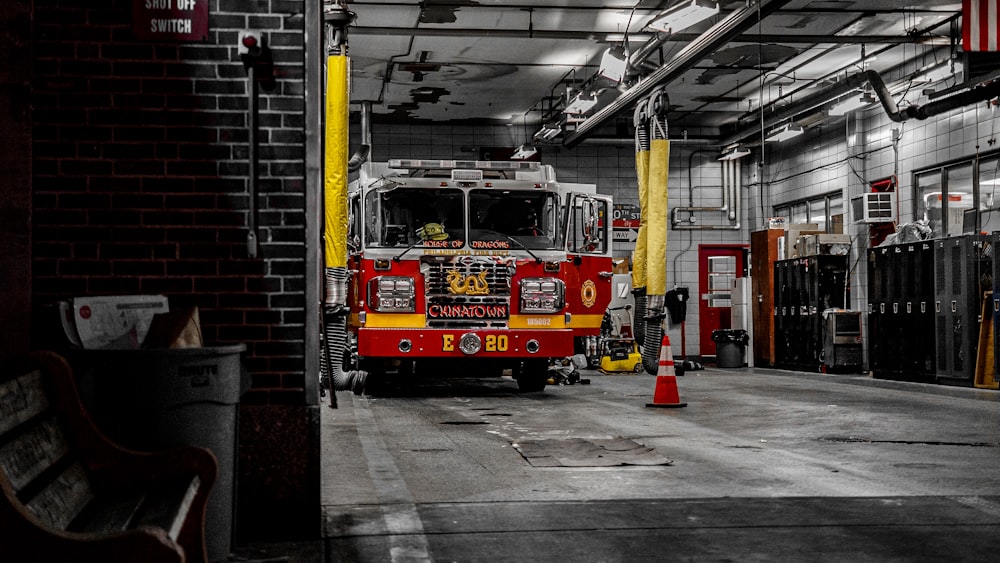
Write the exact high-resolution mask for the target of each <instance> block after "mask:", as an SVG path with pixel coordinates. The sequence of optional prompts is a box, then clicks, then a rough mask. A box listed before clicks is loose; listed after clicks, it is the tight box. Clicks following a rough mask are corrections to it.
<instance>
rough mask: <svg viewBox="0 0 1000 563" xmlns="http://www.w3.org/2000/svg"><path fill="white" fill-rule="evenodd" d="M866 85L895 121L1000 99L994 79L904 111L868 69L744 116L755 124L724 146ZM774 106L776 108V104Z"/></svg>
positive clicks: (997, 85) (999, 89)
mask: <svg viewBox="0 0 1000 563" xmlns="http://www.w3.org/2000/svg"><path fill="white" fill-rule="evenodd" d="M866 84H867V85H870V86H871V88H872V92H873V93H874V94H875V96H876V97H877V98H878V100H879V103H881V105H882V109H883V110H885V114H886V116H887V117H888V118H889V119H891V120H892V121H895V122H903V121H906V120H908V119H927V118H929V117H933V116H935V115H938V114H941V113H945V112H948V111H951V110H954V109H958V108H960V107H964V106H967V105H970V104H974V103H977V102H981V101H984V100H989V99H991V98H994V97H997V96H1000V80H994V81H992V82H989V83H987V84H977V85H972V86H971V87H969V89H967V90H964V91H962V92H960V93H958V94H955V95H953V96H948V97H947V98H942V99H940V100H937V101H934V102H931V103H929V104H924V105H910V106H908V107H906V108H903V109H900V108H899V106H898V105H897V104H896V101H895V100H893V99H892V93H891V92H890V91H889V88H888V86H886V84H885V81H884V80H883V79H882V75H880V74H879V73H878V72H876V71H874V70H866V71H863V72H859V73H856V74H852V75H851V76H849V77H847V78H846V79H844V80H841V81H839V82H837V83H835V84H832V85H831V86H829V87H828V88H824V89H823V90H820V91H818V92H815V93H812V94H809V95H807V96H805V97H803V98H801V99H800V100H798V101H797V102H794V103H791V104H788V105H786V106H782V107H779V108H776V109H773V110H772V109H770V108H762V109H761V110H757V111H755V112H752V113H751V114H748V115H747V116H744V118H741V120H743V119H745V118H752V119H751V122H752V123H753V125H750V126H747V127H744V128H743V129H741V130H739V131H737V132H736V133H733V134H731V135H729V136H727V137H725V138H724V139H723V140H722V141H721V142H720V144H721V145H722V146H728V145H731V144H733V143H738V142H740V141H743V140H746V139H749V138H750V137H753V136H755V135H758V134H759V133H760V131H761V129H770V128H771V127H773V126H774V125H777V124H778V123H780V122H782V121H784V120H786V119H791V118H793V117H795V116H796V115H798V114H800V113H802V112H805V111H808V110H811V109H813V108H815V107H817V106H820V105H823V104H826V103H828V102H829V101H830V100H832V99H834V98H837V97H838V96H842V95H844V94H846V93H848V92H850V91H852V90H856V89H858V88H861V87H862V86H864V85H866ZM771 105H772V106H773V105H774V104H771ZM761 111H763V112H765V115H764V118H763V119H761Z"/></svg>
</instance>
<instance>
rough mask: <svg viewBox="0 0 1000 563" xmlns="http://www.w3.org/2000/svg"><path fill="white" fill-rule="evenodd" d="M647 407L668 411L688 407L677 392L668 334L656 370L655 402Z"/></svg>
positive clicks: (661, 346) (662, 345) (664, 339)
mask: <svg viewBox="0 0 1000 563" xmlns="http://www.w3.org/2000/svg"><path fill="white" fill-rule="evenodd" d="M646 406H647V407H658V408H668V409H673V408H680V407H686V406H687V403H682V402H681V396H680V393H678V391H677V375H676V374H675V373H674V355H673V354H671V353H670V337H669V336H667V335H666V334H664V335H663V344H661V345H660V362H659V366H658V367H657V369H656V389H654V390H653V402H652V403H646Z"/></svg>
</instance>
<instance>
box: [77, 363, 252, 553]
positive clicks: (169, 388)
mask: <svg viewBox="0 0 1000 563" xmlns="http://www.w3.org/2000/svg"><path fill="white" fill-rule="evenodd" d="M245 350H246V346H245V345H243V344H236V345H229V346H214V347H203V348H180V349H144V350H108V351H93V352H92V355H91V360H92V361H90V362H88V363H89V364H90V367H91V369H90V370H89V373H88V374H87V379H88V380H89V381H88V382H87V383H88V384H89V386H90V387H91V388H92V392H91V393H92V401H93V402H94V405H93V406H90V405H88V408H91V410H92V412H93V415H94V419H95V421H96V422H97V424H98V426H100V427H101V429H102V430H103V431H104V432H105V433H106V434H108V436H109V437H110V438H111V439H113V440H115V441H116V442H119V443H120V444H122V445H124V446H127V447H130V448H134V449H138V450H159V449H164V448H172V447H176V446H180V445H193V446H200V447H203V448H207V449H209V450H211V451H212V453H213V454H215V457H216V459H217V460H218V462H219V475H218V480H217V481H216V483H215V486H214V487H213V489H212V492H211V494H210V495H209V497H208V508H207V511H206V512H207V514H206V519H205V535H206V543H207V547H208V558H209V560H210V561H224V560H225V559H227V558H228V557H229V554H230V552H231V550H232V545H233V528H234V522H233V518H234V514H235V509H234V503H235V499H236V436H237V430H238V426H237V425H238V418H237V417H238V414H239V408H238V407H239V399H240V396H241V395H242V394H243V392H245V391H246V389H247V388H248V387H249V379H248V378H247V376H246V374H245V373H244V370H243V363H242V353H243V352H244V351H245Z"/></svg>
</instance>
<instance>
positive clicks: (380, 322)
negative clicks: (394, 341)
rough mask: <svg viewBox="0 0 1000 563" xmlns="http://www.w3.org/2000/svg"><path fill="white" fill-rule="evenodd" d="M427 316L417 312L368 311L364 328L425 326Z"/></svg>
mask: <svg viewBox="0 0 1000 563" xmlns="http://www.w3.org/2000/svg"><path fill="white" fill-rule="evenodd" d="M426 327H427V316H426V315H421V314H418V313H409V314H408V313H368V315H367V316H366V317H365V328H426Z"/></svg>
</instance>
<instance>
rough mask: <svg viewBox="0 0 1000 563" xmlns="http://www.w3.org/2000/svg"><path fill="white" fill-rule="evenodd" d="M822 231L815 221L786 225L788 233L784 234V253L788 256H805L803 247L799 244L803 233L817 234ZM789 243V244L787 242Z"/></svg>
mask: <svg viewBox="0 0 1000 563" xmlns="http://www.w3.org/2000/svg"><path fill="white" fill-rule="evenodd" d="M825 232H826V231H822V230H820V228H819V225H818V224H816V223H796V224H794V225H789V226H788V234H786V235H785V241H786V242H785V255H786V257H788V258H798V257H799V256H805V254H804V252H805V247H804V246H801V244H802V243H803V242H804V241H800V239H801V238H802V237H803V236H805V235H819V234H823V233H825ZM789 243H790V244H789Z"/></svg>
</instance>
